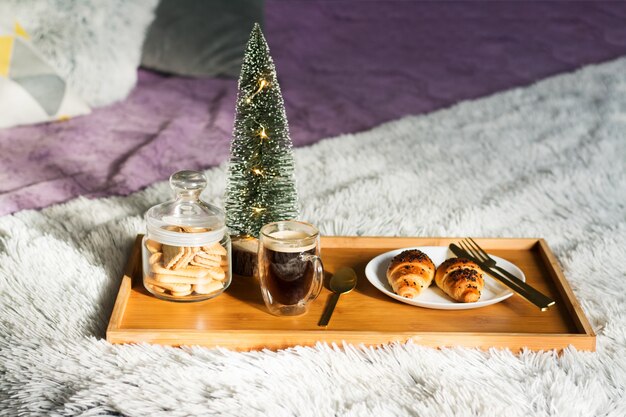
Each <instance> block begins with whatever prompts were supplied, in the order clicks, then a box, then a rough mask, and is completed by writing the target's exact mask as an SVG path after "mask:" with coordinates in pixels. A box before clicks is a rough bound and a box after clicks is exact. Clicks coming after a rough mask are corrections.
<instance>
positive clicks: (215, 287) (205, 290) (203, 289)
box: [191, 281, 224, 294]
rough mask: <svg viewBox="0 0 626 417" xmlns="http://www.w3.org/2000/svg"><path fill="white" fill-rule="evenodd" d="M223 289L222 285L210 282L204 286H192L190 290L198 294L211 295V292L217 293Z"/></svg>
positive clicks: (217, 282)
mask: <svg viewBox="0 0 626 417" xmlns="http://www.w3.org/2000/svg"><path fill="white" fill-rule="evenodd" d="M222 288H224V284H222V283H221V282H219V281H211V282H210V283H208V284H204V285H192V286H191V289H192V290H193V291H195V292H196V293H198V294H211V293H212V292H215V291H219V290H221V289H222Z"/></svg>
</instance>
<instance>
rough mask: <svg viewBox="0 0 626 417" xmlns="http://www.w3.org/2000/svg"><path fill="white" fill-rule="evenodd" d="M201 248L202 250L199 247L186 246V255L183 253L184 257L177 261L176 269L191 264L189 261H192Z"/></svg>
mask: <svg viewBox="0 0 626 417" xmlns="http://www.w3.org/2000/svg"><path fill="white" fill-rule="evenodd" d="M199 250H200V249H199V248H193V247H186V248H185V251H186V253H185V255H183V257H182V258H181V259H180V260H179V261H178V262H177V263H176V265H174V269H180V268H185V267H187V266H188V265H189V262H191V261H192V259H193V258H194V256H195V255H196V253H198V251H199Z"/></svg>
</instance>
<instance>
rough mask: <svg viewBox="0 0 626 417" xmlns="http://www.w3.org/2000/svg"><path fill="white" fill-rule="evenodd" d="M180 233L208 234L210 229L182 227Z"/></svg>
mask: <svg viewBox="0 0 626 417" xmlns="http://www.w3.org/2000/svg"><path fill="white" fill-rule="evenodd" d="M181 229H182V231H183V232H185V233H204V232H210V231H211V229H209V228H208V227H197V226H182V227H181Z"/></svg>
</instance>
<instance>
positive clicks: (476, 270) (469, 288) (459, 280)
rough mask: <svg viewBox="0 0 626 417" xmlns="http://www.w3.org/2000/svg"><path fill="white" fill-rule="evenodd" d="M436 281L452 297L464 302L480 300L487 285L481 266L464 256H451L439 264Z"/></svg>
mask: <svg viewBox="0 0 626 417" xmlns="http://www.w3.org/2000/svg"><path fill="white" fill-rule="evenodd" d="M435 283H436V284H437V286H438V287H439V288H441V290H442V291H443V292H445V293H446V294H448V295H449V296H450V297H451V298H453V299H454V300H456V301H460V302H462V303H474V302H476V301H478V299H479V298H480V292H481V291H482V290H483V287H484V286H485V280H484V278H483V271H482V269H480V266H478V265H477V264H476V263H475V262H472V261H470V260H468V259H464V258H450V259H448V260H446V261H444V262H443V263H442V264H441V265H439V268H437V273H436V274H435Z"/></svg>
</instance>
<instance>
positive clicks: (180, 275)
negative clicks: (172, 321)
mask: <svg viewBox="0 0 626 417" xmlns="http://www.w3.org/2000/svg"><path fill="white" fill-rule="evenodd" d="M146 248H147V249H148V251H149V252H150V257H149V259H148V267H149V271H146V272H147V274H146V276H145V278H144V284H145V285H146V287H147V288H148V289H149V290H151V291H152V292H153V293H155V294H163V295H167V296H172V297H183V298H184V297H187V296H190V295H194V294H199V295H207V294H211V293H214V292H219V291H221V290H222V289H223V288H224V282H225V280H226V277H227V275H228V252H227V250H226V248H224V247H223V246H222V245H221V244H220V243H219V242H215V243H213V244H211V245H206V246H198V247H193V246H171V245H166V244H161V243H159V242H156V241H154V240H150V239H147V240H146Z"/></svg>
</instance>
